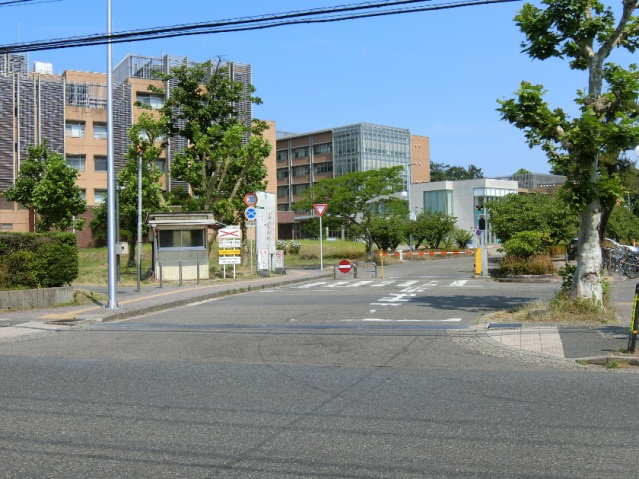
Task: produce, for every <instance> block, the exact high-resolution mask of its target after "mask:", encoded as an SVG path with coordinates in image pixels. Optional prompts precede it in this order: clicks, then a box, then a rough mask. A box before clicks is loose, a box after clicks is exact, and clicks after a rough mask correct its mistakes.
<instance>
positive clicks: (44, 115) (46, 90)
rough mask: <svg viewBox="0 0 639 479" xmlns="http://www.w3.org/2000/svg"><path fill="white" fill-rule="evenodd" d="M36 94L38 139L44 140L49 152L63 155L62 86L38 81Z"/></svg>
mask: <svg viewBox="0 0 639 479" xmlns="http://www.w3.org/2000/svg"><path fill="white" fill-rule="evenodd" d="M38 92H39V95H40V100H39V102H38V105H39V110H40V111H39V124H40V139H42V140H43V139H45V138H46V140H47V142H48V145H49V148H50V149H51V150H53V151H57V152H59V153H64V85H63V84H62V83H61V82H51V81H40V88H39V89H38Z"/></svg>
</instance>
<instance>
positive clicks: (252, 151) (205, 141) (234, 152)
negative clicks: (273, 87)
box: [149, 60, 271, 224]
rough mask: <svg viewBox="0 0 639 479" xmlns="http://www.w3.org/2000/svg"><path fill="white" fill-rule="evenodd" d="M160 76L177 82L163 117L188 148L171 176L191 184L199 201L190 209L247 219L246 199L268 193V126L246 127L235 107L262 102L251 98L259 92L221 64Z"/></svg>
mask: <svg viewBox="0 0 639 479" xmlns="http://www.w3.org/2000/svg"><path fill="white" fill-rule="evenodd" d="M159 77H160V79H162V80H164V81H173V82H175V87H174V88H173V89H172V90H171V96H170V97H169V99H168V100H167V101H166V103H165V105H164V107H163V108H162V109H161V113H162V115H163V116H164V118H165V119H166V131H167V134H168V135H179V136H181V137H183V138H185V139H186V140H188V145H189V146H188V148H185V149H184V150H182V151H180V152H178V153H177V155H176V156H175V158H174V159H173V162H172V164H171V175H172V177H173V178H175V179H177V180H181V181H185V182H187V183H188V184H189V185H190V187H191V190H192V192H193V195H194V197H196V198H200V199H201V202H189V208H193V209H195V208H198V209H204V210H208V211H213V212H214V213H215V215H216V217H217V218H218V219H219V220H220V221H222V222H224V223H227V224H231V223H239V222H241V221H244V218H243V216H242V215H241V214H240V212H241V211H243V209H244V204H243V198H244V195H245V194H246V193H250V192H253V191H261V190H264V188H265V186H266V184H265V182H264V178H265V177H266V173H267V172H266V166H265V165H264V159H265V158H266V157H268V155H269V153H270V151H271V145H270V144H269V143H268V142H267V141H266V140H265V139H264V138H263V137H262V133H263V132H264V131H265V130H266V129H267V128H268V127H267V125H266V123H264V122H262V121H259V120H256V119H253V120H252V121H251V123H250V124H245V123H243V122H242V121H241V119H240V118H239V117H238V115H239V114H240V113H242V112H240V111H238V110H237V109H236V107H237V105H241V104H242V103H243V102H245V101H250V102H251V103H254V104H260V103H261V100H260V99H259V98H258V97H255V96H253V95H252V94H253V92H254V91H255V89H254V88H253V86H250V87H249V89H248V92H246V91H245V88H244V85H243V83H242V82H238V81H235V80H234V79H232V78H231V76H230V75H229V71H228V67H227V66H226V65H225V63H224V62H223V61H221V60H219V61H217V62H210V61H209V62H206V63H203V64H196V65H194V66H186V65H184V66H179V67H177V68H174V69H172V70H171V72H170V73H169V74H165V75H159ZM149 89H150V90H153V91H155V90H157V88H155V87H152V86H150V87H149Z"/></svg>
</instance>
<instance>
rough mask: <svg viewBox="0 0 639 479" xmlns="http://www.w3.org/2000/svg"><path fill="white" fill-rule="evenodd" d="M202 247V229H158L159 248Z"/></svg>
mask: <svg viewBox="0 0 639 479" xmlns="http://www.w3.org/2000/svg"><path fill="white" fill-rule="evenodd" d="M204 247H205V245H204V229H197V230H160V231H159V249H165V248H182V249H203V248H204Z"/></svg>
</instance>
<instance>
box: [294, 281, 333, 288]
mask: <svg viewBox="0 0 639 479" xmlns="http://www.w3.org/2000/svg"><path fill="white" fill-rule="evenodd" d="M322 284H326V281H316V282H315V283H307V284H303V285H301V286H296V288H300V289H302V288H312V287H313V286H320V285H322Z"/></svg>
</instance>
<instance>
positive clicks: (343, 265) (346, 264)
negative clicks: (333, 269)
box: [337, 259, 353, 274]
mask: <svg viewBox="0 0 639 479" xmlns="http://www.w3.org/2000/svg"><path fill="white" fill-rule="evenodd" d="M352 268H353V263H351V262H350V261H349V260H347V259H343V260H342V261H340V262H339V263H337V269H339V270H340V271H341V272H342V273H344V274H346V273H350V271H351V269H352Z"/></svg>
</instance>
